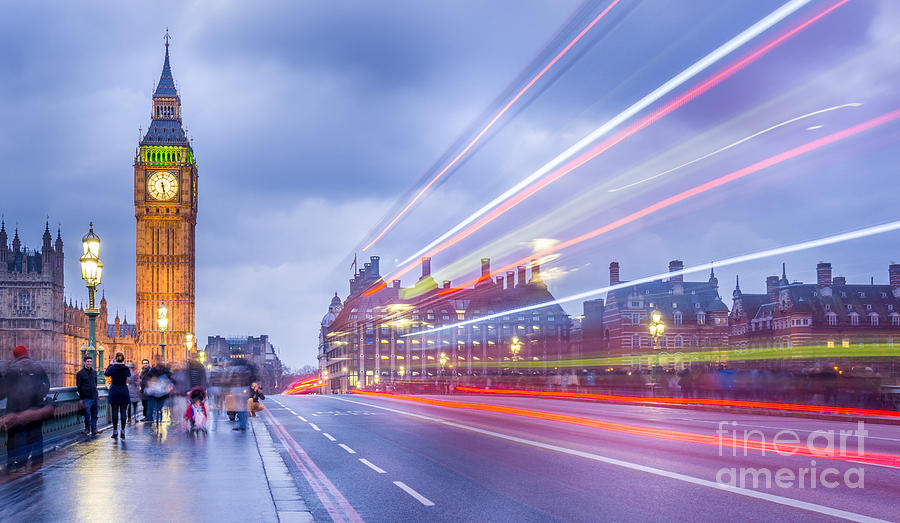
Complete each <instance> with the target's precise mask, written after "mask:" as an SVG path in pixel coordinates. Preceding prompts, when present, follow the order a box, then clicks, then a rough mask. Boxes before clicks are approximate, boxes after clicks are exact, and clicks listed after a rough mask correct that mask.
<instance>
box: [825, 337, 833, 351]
mask: <svg viewBox="0 0 900 523" xmlns="http://www.w3.org/2000/svg"><path fill="white" fill-rule="evenodd" d="M826 345H827V346H828V348H829V349H833V348H834V340H833V339H831V338H828V341H827V342H826Z"/></svg>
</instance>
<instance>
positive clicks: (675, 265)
mask: <svg viewBox="0 0 900 523" xmlns="http://www.w3.org/2000/svg"><path fill="white" fill-rule="evenodd" d="M682 269H684V262H683V261H681V260H672V261H670V262H669V272H675V271H680V270H682ZM669 285H671V286H672V294H675V295H681V294H684V275H683V274H677V275H675V276H670V277H669Z"/></svg>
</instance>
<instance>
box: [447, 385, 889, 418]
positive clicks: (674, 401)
mask: <svg viewBox="0 0 900 523" xmlns="http://www.w3.org/2000/svg"><path fill="white" fill-rule="evenodd" d="M456 390H459V391H463V392H473V393H478V394H502V395H512V396H541V397H547V398H577V399H591V400H603V401H621V402H629V403H631V402H634V403H665V404H671V405H716V406H720V407H748V408H754V409H774V410H790V411H797V412H815V413H819V414H851V415H855V416H882V417H889V418H900V412H896V411H892V410H877V409H857V408H851V407H828V406H824V405H801V404H797V403H772V402H766V401H738V400H717V399H709V398H644V397H641V396H618V395H615V394H588V393H582V392H550V391H541V390H519V389H479V388H477V387H456Z"/></svg>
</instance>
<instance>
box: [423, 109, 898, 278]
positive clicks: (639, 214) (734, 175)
mask: <svg viewBox="0 0 900 523" xmlns="http://www.w3.org/2000/svg"><path fill="white" fill-rule="evenodd" d="M897 118H900V109H897V110H894V111H891V112H889V113H887V114H884V115H881V116H879V117H877V118H873V119H871V120H867V121H865V122H862V123H860V124H857V125H854V126H852V127H848V128H846V129H843V130H841V131H838V132H836V133H832V134H829V135H828V136H823V137H822V138H819V139H818V140H813V141H811V142H808V143H805V144H803V145H800V146H797V147H794V148H793V149H790V150H788V151H785V152H782V153H779V154H776V155H775V156H771V157H769V158H766V159H765V160H761V161H759V162H756V163H754V164H752V165H749V166H747V167H744V168H742V169H738V170H737V171H733V172H731V173H729V174H726V175H724V176H720V177H719V178H716V179H714V180H710V181H708V182H706V183H703V184H700V185H698V186H696V187H693V188H691V189H688V190H686V191H682V192H680V193H678V194H676V195H674V196H670V197H668V198H665V199H663V200H660V201H658V202H656V203H654V204H652V205H649V206H647V207H644V208H643V209H640V210H638V211H635V212H633V213H631V214H629V215H627V216H624V217H622V218H619V219H618V220H615V221H612V222H610V223H608V224H606V225H604V226H603V227H599V228H597V229H594V230H593V231H590V232H587V233H584V234H582V235H580V236H576V237H575V238H571V239H569V240H566V241H563V242H559V243H556V244H554V245H553V246H551V247H548V248H546V249H544V250H542V251H538V252H535V253H532V254H530V255H529V256H527V257H525V258H522V259H519V260H516V261H514V262H512V263H508V264H506V265H504V266H503V267H500V268H499V269H497V270H495V271H492V272H491V274H496V273H503V272H504V271H506V270H508V269H512V268H514V267H516V266H518V265H521V264H523V263H526V262H528V261H529V260H532V259H537V258H543V257H544V256H547V255H550V254H553V253H556V252H559V251H561V250H563V249H567V248H569V247H572V246H574V245H577V244H579V243H582V242H585V241H587V240H590V239H593V238H596V237H598V236H601V235H603V234H606V233H608V232H610V231H613V230H616V229H618V228H620V227H623V226H625V225H627V224H629V223H632V222H634V221H636V220H638V219H640V218H643V217H646V216H649V215H650V214H653V213H655V212H657V211H660V210H662V209H665V208H667V207H669V206H671V205H674V204H676V203H679V202H682V201H684V200H687V199H689V198H693V197H694V196H697V195H700V194H703V193H705V192H707V191H709V190H711V189H715V188H717V187H720V186H722V185H725V184H728V183H731V182H733V181H735V180H739V179H741V178H743V177H745V176H749V175H751V174H753V173H756V172H758V171H761V170H763V169H767V168H769V167H772V166H773V165H777V164H779V163H781V162H784V161H787V160H790V159H792V158H796V157H797V156H800V155H802V154H806V153H808V152H810V151H813V150H816V149H819V148H821V147H824V146H826V145H830V144H832V143H834V142H837V141H839V140H843V139H845V138H848V137H850V136H853V135H856V134H859V133H861V132H863V131H867V130H869V129H872V128H873V127H877V126H879V125H883V124H885V123H888V122H891V121H893V120H896V119H897ZM477 281H478V280H477V279H476V280H472V281H469V282H467V283H465V284H463V285H462V287H467V286H469V285H473V284H474V283H475V282H477ZM457 290H458V287H457V288H456V289H448V290H444V291H441V294H451V293H453V292H456V291H457Z"/></svg>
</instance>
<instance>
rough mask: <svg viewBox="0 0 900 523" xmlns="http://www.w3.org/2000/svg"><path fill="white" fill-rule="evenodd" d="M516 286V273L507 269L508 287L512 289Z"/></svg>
mask: <svg viewBox="0 0 900 523" xmlns="http://www.w3.org/2000/svg"><path fill="white" fill-rule="evenodd" d="M515 286H516V273H515V272H513V271H506V288H507V289H512V288H513V287H515Z"/></svg>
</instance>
